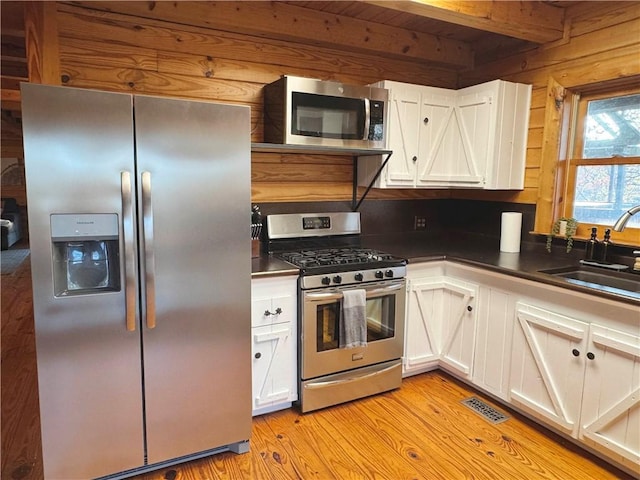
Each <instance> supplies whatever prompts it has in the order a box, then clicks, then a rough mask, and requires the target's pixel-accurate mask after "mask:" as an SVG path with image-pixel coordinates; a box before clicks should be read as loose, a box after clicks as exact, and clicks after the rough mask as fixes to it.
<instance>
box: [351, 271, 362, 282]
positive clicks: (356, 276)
mask: <svg viewBox="0 0 640 480" xmlns="http://www.w3.org/2000/svg"><path fill="white" fill-rule="evenodd" d="M353 278H355V279H356V281H357V282H361V281H362V280H364V276H363V275H362V274H361V273H356V275H355V276H354V277H353Z"/></svg>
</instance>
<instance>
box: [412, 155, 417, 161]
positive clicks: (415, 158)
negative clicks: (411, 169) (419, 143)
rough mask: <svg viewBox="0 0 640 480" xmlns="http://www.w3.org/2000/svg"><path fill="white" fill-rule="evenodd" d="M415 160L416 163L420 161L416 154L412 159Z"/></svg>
mask: <svg viewBox="0 0 640 480" xmlns="http://www.w3.org/2000/svg"><path fill="white" fill-rule="evenodd" d="M411 160H413V163H416V162H417V161H418V157H416V156H415V155H414V156H413V158H412V159H411Z"/></svg>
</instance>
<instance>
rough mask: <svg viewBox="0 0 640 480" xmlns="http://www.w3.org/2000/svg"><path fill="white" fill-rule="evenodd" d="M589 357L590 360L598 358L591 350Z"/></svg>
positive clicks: (588, 353)
mask: <svg viewBox="0 0 640 480" xmlns="http://www.w3.org/2000/svg"><path fill="white" fill-rule="evenodd" d="M587 358H588V359H589V360H593V359H594V358H596V356H595V355H594V354H593V353H591V352H587Z"/></svg>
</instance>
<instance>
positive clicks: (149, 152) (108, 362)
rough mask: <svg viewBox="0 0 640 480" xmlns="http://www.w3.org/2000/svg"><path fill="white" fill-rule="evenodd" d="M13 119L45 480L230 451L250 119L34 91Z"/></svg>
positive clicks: (28, 88)
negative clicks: (17, 122)
mask: <svg viewBox="0 0 640 480" xmlns="http://www.w3.org/2000/svg"><path fill="white" fill-rule="evenodd" d="M22 108H23V109H22V118H23V129H24V151H25V166H26V180H27V203H28V221H29V237H30V247H31V269H32V275H33V294H34V312H35V332H36V348H37V360H38V386H39V395H40V420H41V425H42V447H43V461H44V472H45V478H47V479H48V480H50V479H64V480H70V479H80V478H82V479H85V478H95V477H102V476H111V475H115V476H127V475H131V474H133V472H136V473H137V472H140V471H145V470H151V469H155V468H158V467H161V466H165V465H170V464H173V463H178V462H181V461H186V460H189V459H192V458H197V457H201V456H206V455H210V454H212V453H217V452H220V451H223V450H232V451H235V452H237V453H243V452H246V451H247V450H248V448H249V444H248V440H249V437H250V434H251V359H250V355H251V345H250V341H251V339H250V313H251V306H250V305H251V298H250V297H251V293H250V292H251V287H250V281H251V280H250V278H251V253H250V252H251V247H250V235H249V234H250V232H249V230H248V229H249V223H250V222H249V219H250V218H249V212H250V170H251V160H250V109H249V108H248V107H244V106H234V105H223V104H216V103H206V102H193V101H183V100H177V99H168V98H157V97H151V96H143V95H129V94H123V93H110V92H102V91H94V90H85V89H77V88H67V87H57V86H45V85H34V84H23V85H22ZM122 472H125V473H122Z"/></svg>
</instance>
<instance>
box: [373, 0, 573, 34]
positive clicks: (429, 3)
mask: <svg viewBox="0 0 640 480" xmlns="http://www.w3.org/2000/svg"><path fill="white" fill-rule="evenodd" d="M365 3H369V4H373V5H377V6H380V7H384V8H388V9H391V10H397V11H401V12H405V13H411V14H413V15H420V16H423V17H427V18H431V19H435V20H441V21H444V22H449V23H453V24H456V25H462V26H465V27H471V28H476V29H478V30H483V31H486V32H492V33H498V34H500V35H507V36H509V37H514V38H519V39H521V40H527V41H530V42H535V43H540V44H542V43H547V42H553V41H556V40H560V39H561V38H562V37H563V34H564V9H562V8H558V7H554V6H552V5H549V4H546V3H542V2H531V1H478V0H466V1H455V2H452V1H450V0H410V1H396V0H366V1H365Z"/></svg>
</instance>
